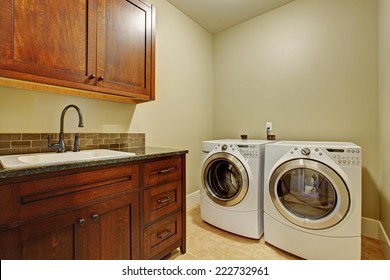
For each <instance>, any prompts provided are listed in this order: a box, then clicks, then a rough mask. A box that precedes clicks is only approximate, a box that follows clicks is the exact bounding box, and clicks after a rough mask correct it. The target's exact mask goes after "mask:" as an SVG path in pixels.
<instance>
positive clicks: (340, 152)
mask: <svg viewBox="0 0 390 280" xmlns="http://www.w3.org/2000/svg"><path fill="white" fill-rule="evenodd" d="M324 153H326V154H327V155H328V156H329V157H330V158H331V159H332V160H333V161H334V162H335V163H337V164H338V165H340V166H352V167H359V166H361V161H362V155H361V149H360V148H324V147H321V148H319V147H294V148H293V149H292V150H291V154H297V155H300V156H305V157H309V158H321V157H323V156H324Z"/></svg>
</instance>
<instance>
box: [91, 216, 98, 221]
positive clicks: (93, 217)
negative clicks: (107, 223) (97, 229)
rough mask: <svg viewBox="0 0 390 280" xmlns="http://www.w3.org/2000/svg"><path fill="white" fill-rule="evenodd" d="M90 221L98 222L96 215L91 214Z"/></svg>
mask: <svg viewBox="0 0 390 280" xmlns="http://www.w3.org/2000/svg"><path fill="white" fill-rule="evenodd" d="M91 217H92V220H93V221H94V222H96V221H97V220H99V215H98V214H92V216H91Z"/></svg>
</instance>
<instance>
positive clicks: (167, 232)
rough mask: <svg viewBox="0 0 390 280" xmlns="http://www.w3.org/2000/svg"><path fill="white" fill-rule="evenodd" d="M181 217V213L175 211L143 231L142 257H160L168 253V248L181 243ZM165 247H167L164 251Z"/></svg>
mask: <svg viewBox="0 0 390 280" xmlns="http://www.w3.org/2000/svg"><path fill="white" fill-rule="evenodd" d="M182 230H183V228H182V219H181V213H180V212H179V213H176V214H175V215H173V216H170V217H168V218H166V219H164V220H161V221H159V222H157V223H155V224H153V225H151V226H149V227H148V228H146V229H145V231H144V244H143V246H144V257H145V258H146V259H152V258H162V257H164V253H165V254H168V253H169V252H170V251H169V250H171V249H170V248H172V247H173V248H175V247H179V246H181V245H182V243H181V242H182V240H183V236H182ZM166 249H169V250H168V251H166Z"/></svg>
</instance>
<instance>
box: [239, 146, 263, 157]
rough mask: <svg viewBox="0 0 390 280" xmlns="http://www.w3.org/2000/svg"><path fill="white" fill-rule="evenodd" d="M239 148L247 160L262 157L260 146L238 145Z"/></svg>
mask: <svg viewBox="0 0 390 280" xmlns="http://www.w3.org/2000/svg"><path fill="white" fill-rule="evenodd" d="M237 147H238V150H239V151H240V153H241V154H242V155H243V156H244V157H246V158H258V157H259V156H260V147H259V146H258V145H250V144H249V145H237Z"/></svg>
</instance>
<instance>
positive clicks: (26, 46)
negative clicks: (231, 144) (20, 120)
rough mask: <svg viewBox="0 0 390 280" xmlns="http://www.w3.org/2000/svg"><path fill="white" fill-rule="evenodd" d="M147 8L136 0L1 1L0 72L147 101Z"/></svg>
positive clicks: (150, 46)
mask: <svg viewBox="0 0 390 280" xmlns="http://www.w3.org/2000/svg"><path fill="white" fill-rule="evenodd" d="M154 11H155V10H154V7H153V6H151V5H149V4H146V2H144V1H140V0H67V1H62V0H51V1H41V0H2V1H1V5H0V77H7V78H14V79H19V80H24V81H33V82H38V83H42V84H49V85H56V86H62V87H66V88H72V89H82V90H86V91H89V92H92V93H91V95H90V96H89V95H88V94H84V96H87V97H98V98H103V99H112V100H116V101H123V100H126V101H128V102H134V103H138V102H143V101H148V100H153V99H154V73H155V68H154V63H155V61H154V56H155V49H154V44H155V40H154V38H155V32H154V29H155V20H154ZM27 85H28V84H27ZM31 88H32V89H35V88H36V87H34V85H33V84H32V85H31ZM51 89H52V90H53V92H58V93H63V92H64V91H63V90H60V89H57V88H56V87H51ZM67 93H69V94H72V93H73V91H67ZM93 93H97V94H93ZM74 94H75V95H79V93H78V92H77V91H74ZM120 97H122V98H120Z"/></svg>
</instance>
